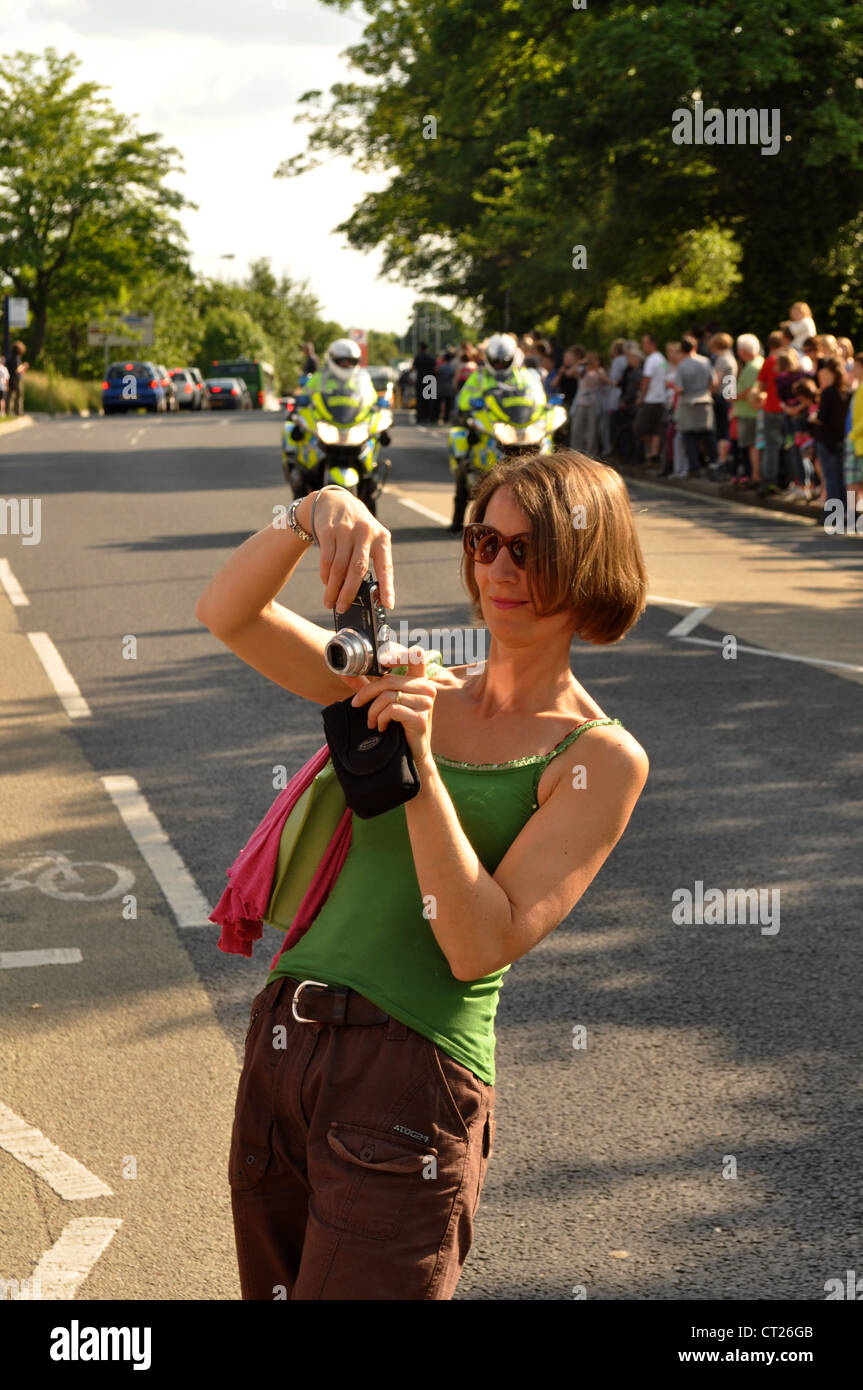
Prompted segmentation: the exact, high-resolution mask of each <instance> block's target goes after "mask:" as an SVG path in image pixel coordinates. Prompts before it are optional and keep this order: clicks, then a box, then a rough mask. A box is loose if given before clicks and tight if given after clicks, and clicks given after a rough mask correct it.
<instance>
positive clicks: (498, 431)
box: [494, 424, 518, 444]
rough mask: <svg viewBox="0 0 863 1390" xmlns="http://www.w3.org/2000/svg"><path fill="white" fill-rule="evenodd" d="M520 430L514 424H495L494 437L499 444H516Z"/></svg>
mask: <svg viewBox="0 0 863 1390" xmlns="http://www.w3.org/2000/svg"><path fill="white" fill-rule="evenodd" d="M517 436H518V431H517V429H516V428H515V426H514V425H502V424H501V425H495V427H494V437H495V439H496V440H497V442H498V444H515V442H516V438H517Z"/></svg>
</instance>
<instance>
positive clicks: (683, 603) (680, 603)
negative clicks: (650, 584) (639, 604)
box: [647, 594, 700, 608]
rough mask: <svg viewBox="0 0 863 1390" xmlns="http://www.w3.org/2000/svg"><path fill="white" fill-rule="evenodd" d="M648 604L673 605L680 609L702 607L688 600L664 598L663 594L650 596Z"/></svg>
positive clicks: (648, 596)
mask: <svg viewBox="0 0 863 1390" xmlns="http://www.w3.org/2000/svg"><path fill="white" fill-rule="evenodd" d="M647 602H648V603H671V604H674V605H676V606H677V607H678V608H698V607H699V606H700V605H699V604H697V603H692V602H691V601H690V600H689V599H688V598H663V597H662V595H661V594H648V595H647Z"/></svg>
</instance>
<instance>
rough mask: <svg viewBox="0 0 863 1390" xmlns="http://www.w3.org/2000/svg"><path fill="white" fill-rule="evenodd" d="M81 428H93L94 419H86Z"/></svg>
mask: <svg viewBox="0 0 863 1390" xmlns="http://www.w3.org/2000/svg"><path fill="white" fill-rule="evenodd" d="M81 428H82V430H91V429H92V428H93V421H92V420H85V421H84V423H83V425H82V426H81Z"/></svg>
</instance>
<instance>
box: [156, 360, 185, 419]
mask: <svg viewBox="0 0 863 1390" xmlns="http://www.w3.org/2000/svg"><path fill="white" fill-rule="evenodd" d="M156 369H157V371H158V372H159V375H160V377H161V378H162V385H163V386H164V388H165V391H166V396H167V402H168V409H169V410H179V409H180V402H179V400H178V399H177V392H176V389H175V387H174V383H173V381H172V380H171V373H170V372H169V371H168V368H167V367H166V366H165V364H164V362H157V363H156Z"/></svg>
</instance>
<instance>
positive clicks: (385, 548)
mask: <svg viewBox="0 0 863 1390" xmlns="http://www.w3.org/2000/svg"><path fill="white" fill-rule="evenodd" d="M316 496H317V499H318V502H317V506H316V507H315V534H316V537H317V540H318V544H319V546H320V551H321V582H322V584H323V585H324V605H325V606H326V607H327V608H336V609H337V610H338V611H339V612H340V613H344V612H346V611H347V609H348V608H349V607H350V605H351V603H352V602H353V600H354V599H355V598H356V595H357V590H358V589H359V587H360V584H361V583H362V581H363V578H364V577H365V575H366V573H367V571H368V569H369V564H370V563H371V566H372V568H373V569H374V573H375V577H376V579H377V581H378V584H379V585H380V594H381V603H382V604H383V606H384V608H387V609H389V610H390V611H392V610H393V609H394V608H395V606H396V593H395V580H394V578H393V557H392V550H391V548H390V533H389V531H388V530H387V529H386V527H385V526H382V525H381V523H380V522H379V521H378V520H377V519H376V518H375V517H373V516H372V514H371V512H370V511H369V509H368V507H367V506H366V505H365V503H364V502H361V501H360V499H359V498H358V497H354V496H353V495H352V494H351V493H349V492H347V491H346V489H345V488H343V487H336V486H331V487H326V488H322V489H321V490H320V492H318V493H310V494H309V495H308V497H304V498H303V501H302V502H301V504H300V505H299V506H298V507H297V511H296V517H297V521H298V522H299V524H300V526H302V528H303V530H305V531H309V532H310V533H311V517H312V503H313V502H314V499H315V497H316Z"/></svg>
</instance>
